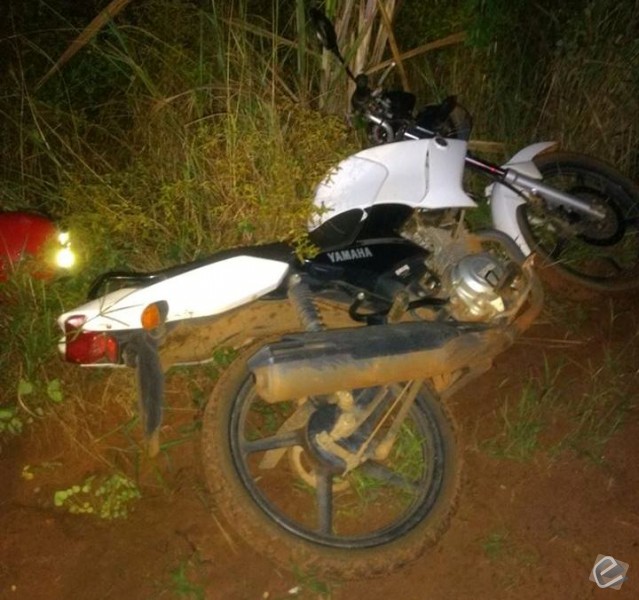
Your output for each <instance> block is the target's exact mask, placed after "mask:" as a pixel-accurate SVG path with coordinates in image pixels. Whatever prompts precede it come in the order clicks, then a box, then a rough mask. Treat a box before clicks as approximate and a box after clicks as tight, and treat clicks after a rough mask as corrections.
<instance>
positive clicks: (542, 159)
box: [518, 152, 639, 291]
mask: <svg viewBox="0 0 639 600" xmlns="http://www.w3.org/2000/svg"><path fill="white" fill-rule="evenodd" d="M535 164H536V166H537V168H538V169H539V171H540V172H541V174H542V176H543V179H544V182H545V183H548V184H549V185H551V186H552V187H554V188H557V189H559V190H562V191H565V192H568V193H570V194H572V195H574V196H577V197H578V198H580V199H582V200H585V201H587V202H589V203H590V204H591V205H592V206H595V207H597V208H599V209H601V210H603V211H604V212H605V214H606V217H605V218H604V219H603V220H601V221H596V220H593V219H588V218H587V217H584V216H580V215H578V214H577V213H575V212H573V211H571V210H569V209H566V208H563V207H560V206H554V207H553V206H551V205H549V204H548V203H547V202H545V201H543V200H541V199H539V200H537V201H535V202H533V203H530V204H526V205H522V206H521V207H520V209H519V213H518V222H519V226H520V229H521V231H522V233H523V235H524V239H525V240H526V242H527V243H528V245H529V246H530V247H531V249H532V250H533V251H534V252H535V253H536V254H537V255H538V256H539V257H540V258H541V259H542V266H543V268H544V270H548V271H551V272H552V274H556V275H558V276H559V277H562V278H563V279H565V280H566V281H569V282H573V283H578V284H580V285H582V286H585V287H586V288H589V289H591V290H598V291H614V290H624V289H630V288H636V287H639V187H637V185H636V184H635V183H634V182H632V181H631V180H630V179H628V178H627V177H624V176H623V175H622V174H621V173H619V172H618V171H617V170H615V169H614V168H613V167H611V166H610V165H608V164H606V163H604V162H602V161H600V160H597V159H595V158H592V157H590V156H585V155H582V154H574V153H568V152H551V153H548V154H541V155H540V156H538V157H536V158H535Z"/></svg>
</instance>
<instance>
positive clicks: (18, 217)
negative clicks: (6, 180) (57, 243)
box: [0, 212, 57, 281]
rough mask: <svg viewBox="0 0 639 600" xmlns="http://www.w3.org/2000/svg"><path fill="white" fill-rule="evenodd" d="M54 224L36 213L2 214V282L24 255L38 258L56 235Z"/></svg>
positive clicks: (0, 234)
mask: <svg viewBox="0 0 639 600" xmlns="http://www.w3.org/2000/svg"><path fill="white" fill-rule="evenodd" d="M56 231H57V230H56V226H55V225H54V223H53V222H52V221H51V220H50V219H47V218H46V217H43V216H42V215H38V214H35V213H26V212H6V213H0V281H3V280H5V279H6V278H7V272H8V271H9V269H11V265H14V264H16V263H17V262H18V261H20V259H21V258H22V256H23V255H25V254H30V255H33V256H37V255H38V254H39V253H40V252H42V251H43V250H44V248H45V246H46V245H47V244H48V243H49V242H50V241H51V240H53V239H55V235H56Z"/></svg>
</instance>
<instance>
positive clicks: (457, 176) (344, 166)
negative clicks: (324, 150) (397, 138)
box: [308, 138, 477, 245]
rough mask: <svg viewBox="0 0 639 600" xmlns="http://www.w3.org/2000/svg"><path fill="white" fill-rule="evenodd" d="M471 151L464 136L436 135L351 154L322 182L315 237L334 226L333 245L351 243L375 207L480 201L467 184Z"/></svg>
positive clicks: (312, 229)
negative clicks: (464, 183)
mask: <svg viewBox="0 0 639 600" xmlns="http://www.w3.org/2000/svg"><path fill="white" fill-rule="evenodd" d="M466 150H467V144H466V142H465V141H464V140H454V139H443V138H434V139H423V140H413V141H402V142H395V143H392V144H384V145H381V146H375V147H373V148H368V149H366V150H363V151H361V152H358V153H357V154H354V155H353V156H350V157H348V158H347V159H345V160H343V161H342V162H341V163H339V165H337V167H335V168H334V169H332V170H331V171H330V172H329V173H328V175H327V176H326V178H325V179H324V180H323V181H322V182H321V183H320V184H319V186H318V187H317V190H316V193H315V199H314V207H315V209H316V214H315V216H314V217H313V218H312V219H311V221H310V223H309V226H308V228H309V231H310V232H311V238H313V234H314V233H316V234H317V233H322V232H321V230H327V229H329V230H331V233H332V235H331V236H330V238H331V240H332V243H333V244H335V245H337V244H340V243H349V242H350V241H352V240H353V239H354V238H355V236H356V235H357V231H358V230H359V229H360V228H361V226H362V224H363V222H364V221H365V220H366V219H367V217H368V215H369V212H370V210H371V209H373V208H374V207H379V206H383V205H401V206H405V207H407V208H409V209H418V208H420V209H431V210H436V209H444V208H471V207H475V206H477V205H476V203H475V202H474V201H473V200H472V199H471V198H470V197H469V196H468V195H467V194H466V193H465V192H464V190H463V188H462V176H463V172H464V158H465V156H466ZM323 237H324V238H326V237H327V236H326V235H324V236H323Z"/></svg>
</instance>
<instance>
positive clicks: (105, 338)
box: [64, 315, 119, 365]
mask: <svg viewBox="0 0 639 600" xmlns="http://www.w3.org/2000/svg"><path fill="white" fill-rule="evenodd" d="M85 321H86V318H85V317H84V315H73V316H71V317H69V318H68V319H67V320H66V321H65V322H64V333H65V338H66V348H65V358H66V360H68V361H69V362H73V363H79V364H83V365H88V364H95V363H100V362H108V363H117V362H118V356H119V351H118V342H117V340H116V339H115V338H114V337H113V336H110V335H109V334H108V333H104V332H102V331H83V330H82V326H83V325H84V323H85Z"/></svg>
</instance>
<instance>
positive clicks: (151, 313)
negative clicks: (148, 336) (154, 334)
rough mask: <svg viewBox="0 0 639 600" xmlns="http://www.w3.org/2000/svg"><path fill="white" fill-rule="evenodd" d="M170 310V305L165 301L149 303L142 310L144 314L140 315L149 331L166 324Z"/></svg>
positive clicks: (143, 324)
mask: <svg viewBox="0 0 639 600" xmlns="http://www.w3.org/2000/svg"><path fill="white" fill-rule="evenodd" d="M168 312H169V306H168V304H167V303H166V302H164V301H161V302H154V303H153V304H149V305H148V306H147V307H146V308H145V309H144V310H143V311H142V315H141V317H140V321H141V322H142V327H143V328H144V329H146V330H147V331H149V330H151V329H157V328H158V327H159V326H160V325H163V324H164V321H165V320H166V315H167V313H168Z"/></svg>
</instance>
